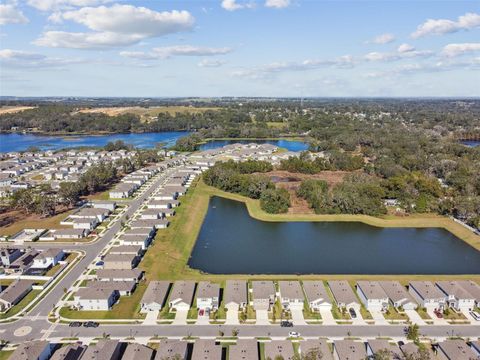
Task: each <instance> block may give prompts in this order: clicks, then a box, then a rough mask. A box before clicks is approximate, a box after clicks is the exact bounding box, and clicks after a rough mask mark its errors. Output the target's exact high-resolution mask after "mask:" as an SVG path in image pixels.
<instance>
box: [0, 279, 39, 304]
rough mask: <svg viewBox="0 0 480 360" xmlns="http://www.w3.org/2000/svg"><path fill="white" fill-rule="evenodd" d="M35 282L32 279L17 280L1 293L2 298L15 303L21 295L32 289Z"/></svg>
mask: <svg viewBox="0 0 480 360" xmlns="http://www.w3.org/2000/svg"><path fill="white" fill-rule="evenodd" d="M33 284H34V282H33V281H31V280H16V281H14V282H12V283H11V284H10V285H9V286H8V287H7V288H6V289H5V290H4V291H3V292H2V293H1V294H0V299H2V300H3V301H5V302H7V303H9V304H14V303H15V302H16V301H17V300H18V298H19V297H20V296H21V295H23V294H25V292H26V291H27V290H30V289H32V285H33Z"/></svg>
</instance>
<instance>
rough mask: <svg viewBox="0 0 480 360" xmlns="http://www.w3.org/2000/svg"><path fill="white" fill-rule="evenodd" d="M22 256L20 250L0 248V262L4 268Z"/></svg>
mask: <svg viewBox="0 0 480 360" xmlns="http://www.w3.org/2000/svg"><path fill="white" fill-rule="evenodd" d="M22 255H23V252H22V251H21V250H20V249H12V248H2V249H0V260H1V261H2V265H3V266H5V267H8V266H10V265H11V264H12V263H13V262H14V261H15V260H17V259H18V258H19V257H20V256H22Z"/></svg>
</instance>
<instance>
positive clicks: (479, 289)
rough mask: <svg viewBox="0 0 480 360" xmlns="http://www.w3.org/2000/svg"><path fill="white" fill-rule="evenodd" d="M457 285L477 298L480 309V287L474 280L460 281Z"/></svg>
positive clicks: (476, 301)
mask: <svg viewBox="0 0 480 360" xmlns="http://www.w3.org/2000/svg"><path fill="white" fill-rule="evenodd" d="M457 283H458V284H459V285H460V286H461V287H462V288H463V289H465V290H466V291H467V292H468V293H469V294H471V295H472V296H473V297H474V298H475V303H476V304H477V307H480V286H479V285H478V284H477V283H476V282H474V281H472V280H459V281H457Z"/></svg>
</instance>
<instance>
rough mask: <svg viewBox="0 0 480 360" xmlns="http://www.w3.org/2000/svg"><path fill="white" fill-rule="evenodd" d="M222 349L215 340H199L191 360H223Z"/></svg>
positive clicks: (194, 347) (196, 342)
mask: <svg viewBox="0 0 480 360" xmlns="http://www.w3.org/2000/svg"><path fill="white" fill-rule="evenodd" d="M221 358H222V347H221V346H220V345H216V344H215V340H207V339H198V340H197V341H195V345H194V346H193V352H192V359H191V360H221Z"/></svg>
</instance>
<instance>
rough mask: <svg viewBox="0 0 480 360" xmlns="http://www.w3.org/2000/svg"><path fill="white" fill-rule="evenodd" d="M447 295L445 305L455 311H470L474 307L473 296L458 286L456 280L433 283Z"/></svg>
mask: <svg viewBox="0 0 480 360" xmlns="http://www.w3.org/2000/svg"><path fill="white" fill-rule="evenodd" d="M435 284H436V285H437V287H438V288H439V289H440V291H442V292H443V294H445V296H446V297H447V306H449V307H451V308H453V309H454V310H457V311H464V312H468V311H472V310H473V309H474V308H475V296H473V295H471V294H470V293H469V292H468V291H467V290H465V289H464V288H463V287H461V286H460V283H459V282H457V281H448V280H445V281H437V282H436V283H435Z"/></svg>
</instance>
